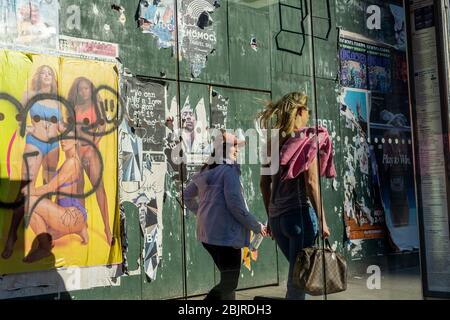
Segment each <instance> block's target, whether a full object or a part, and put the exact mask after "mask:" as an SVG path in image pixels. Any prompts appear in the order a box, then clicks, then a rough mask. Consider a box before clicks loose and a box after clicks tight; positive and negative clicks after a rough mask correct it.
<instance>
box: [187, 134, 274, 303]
mask: <svg viewBox="0 0 450 320" xmlns="http://www.w3.org/2000/svg"><path fill="white" fill-rule="evenodd" d="M244 143H245V141H242V140H238V139H237V138H236V137H235V136H234V135H232V134H230V133H227V132H222V134H221V135H219V136H218V138H216V140H215V148H214V151H213V154H212V155H211V158H210V160H211V161H208V164H205V165H204V166H203V168H202V169H201V171H200V172H199V173H197V174H195V175H194V176H193V177H192V180H191V182H190V183H189V184H188V186H187V187H186V189H185V191H184V200H185V204H186V207H187V208H188V209H189V210H190V211H192V212H194V213H195V214H196V216H197V239H198V240H199V241H200V242H201V243H202V244H203V246H204V247H205V249H206V250H207V251H208V252H209V254H210V255H211V256H212V258H213V260H214V263H215V264H216V266H217V268H218V269H219V271H220V282H219V284H218V285H216V286H215V287H214V288H213V289H212V290H211V291H210V292H209V293H208V295H207V296H206V298H205V300H234V299H235V290H236V288H237V286H238V280H239V274H240V269H241V264H242V257H241V249H242V248H243V247H247V246H248V245H249V242H250V230H251V231H253V232H254V233H261V234H262V235H263V236H265V235H266V227H265V226H264V225H263V224H262V223H260V222H258V221H257V220H256V218H255V217H254V216H253V215H252V214H251V213H250V212H249V211H248V209H247V206H246V204H245V200H244V197H243V193H242V186H241V181H240V169H239V165H238V164H237V163H236V160H237V154H238V152H239V150H238V146H239V145H242V144H244ZM219 153H221V154H219ZM222 155H225V156H222Z"/></svg>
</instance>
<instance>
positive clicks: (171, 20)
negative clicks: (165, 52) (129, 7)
mask: <svg viewBox="0 0 450 320" xmlns="http://www.w3.org/2000/svg"><path fill="white" fill-rule="evenodd" d="M175 1H176V0H140V1H139V9H138V13H139V18H138V25H139V28H140V29H141V31H142V33H150V34H152V35H153V36H155V37H156V38H157V39H158V46H159V48H160V49H161V48H170V47H173V46H174V44H175V14H174V7H175Z"/></svg>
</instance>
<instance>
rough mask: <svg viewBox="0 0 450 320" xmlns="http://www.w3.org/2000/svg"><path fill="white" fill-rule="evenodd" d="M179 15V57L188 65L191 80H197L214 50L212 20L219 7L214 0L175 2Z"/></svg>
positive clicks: (180, 0) (214, 39)
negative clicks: (177, 3)
mask: <svg viewBox="0 0 450 320" xmlns="http://www.w3.org/2000/svg"><path fill="white" fill-rule="evenodd" d="M177 1H179V5H178V7H179V8H180V14H179V17H178V20H179V21H178V25H179V27H180V44H179V45H180V48H181V56H182V58H184V59H186V60H187V61H188V62H189V65H190V71H191V75H192V78H198V77H199V76H200V73H201V72H202V70H203V69H204V68H205V67H206V61H207V57H208V55H210V54H211V53H212V52H213V51H214V49H215V48H216V43H217V37H216V30H215V24H214V19H213V17H212V16H213V14H214V11H215V10H216V9H217V8H219V7H220V5H219V3H218V1H216V0H177Z"/></svg>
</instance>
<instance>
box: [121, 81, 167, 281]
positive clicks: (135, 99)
mask: <svg viewBox="0 0 450 320" xmlns="http://www.w3.org/2000/svg"><path fill="white" fill-rule="evenodd" d="M124 95H125V99H126V101H125V109H126V115H125V118H124V120H123V122H122V124H121V126H120V128H119V141H120V144H119V182H120V191H119V192H120V197H119V198H120V202H121V203H124V202H125V201H127V202H130V203H132V204H134V205H135V206H136V208H137V210H138V211H139V221H140V225H141V231H142V234H143V236H144V248H143V253H142V257H143V260H144V270H145V273H146V275H147V276H148V278H149V279H150V280H155V279H156V276H157V271H158V267H159V264H160V261H161V256H162V228H163V225H162V207H163V199H164V181H165V177H166V172H167V162H166V159H165V155H164V153H163V149H164V144H163V142H164V137H165V134H166V128H165V126H164V121H165V114H166V109H167V105H166V102H167V86H166V85H165V84H164V83H163V82H155V81H144V80H139V79H137V78H136V77H129V78H126V80H125V90H124Z"/></svg>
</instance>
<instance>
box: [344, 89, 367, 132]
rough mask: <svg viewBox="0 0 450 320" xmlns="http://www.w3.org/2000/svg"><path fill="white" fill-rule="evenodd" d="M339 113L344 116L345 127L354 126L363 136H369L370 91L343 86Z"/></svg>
mask: <svg viewBox="0 0 450 320" xmlns="http://www.w3.org/2000/svg"><path fill="white" fill-rule="evenodd" d="M340 97H341V114H342V115H344V116H345V117H346V120H347V125H346V127H347V128H353V127H356V128H358V130H359V131H360V133H361V134H362V135H363V137H364V138H368V137H369V132H370V131H369V126H368V124H369V115H370V92H369V91H367V90H361V89H351V88H343V89H342V94H341V96H340Z"/></svg>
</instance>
